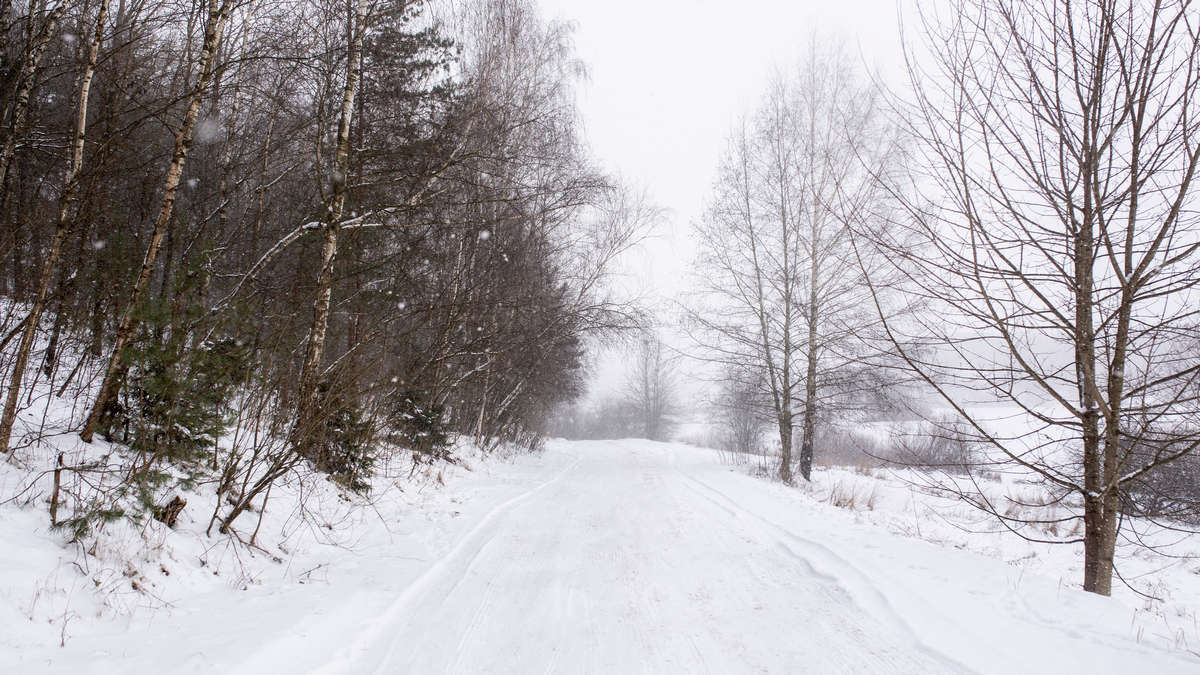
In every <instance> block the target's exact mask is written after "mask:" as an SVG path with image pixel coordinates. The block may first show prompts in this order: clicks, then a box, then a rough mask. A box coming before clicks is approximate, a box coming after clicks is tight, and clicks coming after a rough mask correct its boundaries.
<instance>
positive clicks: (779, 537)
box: [320, 443, 967, 674]
mask: <svg viewBox="0 0 1200 675" xmlns="http://www.w3.org/2000/svg"><path fill="white" fill-rule="evenodd" d="M578 452H579V458H578V459H577V460H576V461H575V462H573V463H572V464H570V465H569V467H568V468H567V469H565V470H564V471H563V472H562V473H561V474H559V475H558V476H557V477H556V478H554V479H553V480H552V481H550V482H549V483H547V484H545V485H543V486H541V487H540V488H538V489H536V490H534V491H533V492H531V493H529V494H527V495H526V497H523V498H521V499H520V500H519V502H518V503H514V504H509V505H507V506H505V507H502V508H501V509H499V510H497V512H495V513H494V515H493V517H490V518H488V519H486V520H485V521H484V522H483V523H481V524H480V525H479V526H478V527H477V528H475V530H474V531H472V532H471V533H470V535H468V537H467V538H466V540H464V542H463V545H462V546H461V547H460V548H459V549H457V550H456V551H455V552H454V554H453V555H452V556H451V557H450V559H449V560H447V561H446V563H445V564H442V565H439V566H438V567H437V568H436V569H434V570H431V571H430V572H429V573H428V574H427V575H426V576H425V577H423V578H422V579H421V580H420V581H419V582H418V585H417V586H416V587H415V588H413V589H412V590H411V591H410V592H408V593H406V594H405V595H404V597H403V598H402V599H401V600H400V601H399V602H398V603H397V604H396V605H395V606H393V607H392V608H391V610H390V611H389V613H388V616H387V617H386V618H385V619H384V620H383V621H381V622H380V623H379V624H377V625H375V626H373V627H372V628H371V629H370V630H369V631H368V632H367V633H366V634H364V635H363V636H362V637H361V638H360V640H359V643H358V645H357V647H358V648H357V649H354V650H351V652H350V656H348V657H347V658H346V659H345V660H344V661H337V662H334V663H331V664H329V665H328V667H326V668H323V669H321V671H320V672H329V673H333V672H345V673H363V672H388V673H556V672H569V673H706V672H711V673H741V672H746V673H755V672H812V673H885V672H886V673H930V674H932V673H958V672H965V671H966V670H967V669H966V668H965V667H963V666H961V665H959V664H955V663H954V662H952V661H950V660H949V659H947V658H946V657H944V656H942V655H941V654H938V653H937V652H934V651H932V650H929V649H926V648H924V647H922V646H921V645H920V644H919V643H918V642H917V641H915V640H914V639H913V638H912V636H911V634H910V633H909V632H908V631H906V630H905V627H904V626H903V625H901V624H899V623H898V622H897V621H896V620H895V619H894V617H891V616H875V615H873V614H872V613H871V612H869V611H867V610H866V609H864V608H863V607H862V606H860V605H859V604H858V603H856V602H855V600H854V599H853V598H852V597H850V595H848V594H847V592H846V591H845V590H844V589H842V588H841V587H840V586H839V585H838V584H837V582H836V580H834V579H831V578H830V577H828V576H826V575H823V574H821V573H819V572H817V571H815V570H814V569H813V567H812V566H811V565H810V564H808V562H807V561H806V560H805V558H804V557H803V555H801V554H800V553H798V552H797V551H796V550H795V549H794V547H793V545H792V544H791V542H790V541H789V540H790V539H791V538H792V537H793V536H794V535H791V534H790V533H787V532H784V531H782V530H778V529H776V528H772V527H770V526H766V525H764V523H763V522H762V521H761V520H759V519H758V518H756V517H755V516H754V514H752V513H751V512H748V511H746V510H744V509H743V508H742V507H740V506H738V505H737V504H736V503H735V502H734V501H732V500H731V499H730V498H729V497H728V496H727V495H725V494H723V493H722V492H721V491H720V489H719V488H717V487H714V486H712V485H710V484H708V483H706V482H704V481H702V480H700V479H697V478H695V477H693V476H690V475H689V474H688V472H687V470H686V467H685V466H681V462H680V461H679V453H678V452H677V451H668V452H662V451H657V452H655V451H649V452H648V451H647V448H646V447H642V446H638V445H635V444H631V443H627V444H624V445H623V444H589V445H588V446H586V447H581V448H579V450H578Z"/></svg>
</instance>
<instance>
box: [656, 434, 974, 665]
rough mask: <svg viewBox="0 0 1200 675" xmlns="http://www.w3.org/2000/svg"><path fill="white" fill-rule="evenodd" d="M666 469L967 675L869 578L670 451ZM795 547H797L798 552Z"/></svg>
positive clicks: (895, 629) (899, 633)
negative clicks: (693, 469) (716, 484)
mask: <svg viewBox="0 0 1200 675" xmlns="http://www.w3.org/2000/svg"><path fill="white" fill-rule="evenodd" d="M670 455H671V458H670V460H669V462H668V466H669V467H670V468H671V469H673V470H674V471H675V472H676V473H677V474H678V475H679V476H680V477H681V478H683V479H684V483H683V484H684V486H685V487H688V488H689V489H691V490H692V491H693V492H694V493H695V494H697V495H699V496H700V497H702V498H704V499H706V500H707V501H709V502H710V503H712V504H713V505H715V506H716V507H717V508H719V509H720V510H722V511H724V512H725V513H728V514H729V515H731V516H732V517H734V518H736V519H738V520H739V521H741V522H743V523H746V524H747V525H748V526H750V528H751V529H753V530H756V531H757V535H758V536H759V537H760V538H761V539H764V540H766V541H769V542H772V543H774V544H775V545H776V547H777V548H778V549H779V550H780V551H781V552H783V553H784V554H785V555H787V556H788V557H789V558H791V559H793V560H795V561H796V563H797V564H799V565H801V566H802V568H803V569H804V571H805V573H806V574H808V575H810V576H813V577H816V578H818V579H821V580H823V581H826V582H828V583H831V584H833V585H836V586H837V587H839V588H841V589H843V590H844V591H845V592H847V593H848V594H849V595H850V597H851V598H852V599H853V600H855V601H856V602H857V603H858V604H859V605H860V606H862V607H863V608H864V609H865V610H866V611H867V613H868V614H869V615H871V616H872V617H873V618H875V619H876V620H879V621H881V622H883V623H884V624H885V625H887V626H889V627H890V628H891V629H892V631H893V633H894V634H895V635H897V636H898V637H901V638H902V639H904V640H905V641H907V642H908V643H909V644H910V645H911V646H913V647H914V648H916V649H917V650H919V651H921V652H923V653H925V654H926V655H928V656H930V657H932V658H934V659H936V660H938V661H940V662H942V663H943V664H945V665H946V666H948V667H951V668H954V669H956V670H957V671H958V672H962V673H972V672H974V671H972V670H971V669H970V668H968V667H967V666H966V665H965V664H963V663H961V662H959V661H956V660H955V659H953V658H951V657H949V656H947V655H946V654H943V653H942V652H940V651H938V650H937V649H935V648H934V647H932V646H930V645H929V644H927V643H926V642H925V641H924V640H922V639H921V637H920V635H918V633H917V632H916V631H915V630H914V629H913V627H912V626H911V625H910V624H909V622H908V621H907V620H906V619H905V618H904V617H902V616H901V615H900V614H899V613H898V612H897V611H896V610H895V609H894V608H893V607H892V604H891V602H890V601H889V600H888V598H887V596H886V595H885V594H884V593H883V592H882V591H880V590H879V588H878V587H877V586H876V584H875V583H874V582H873V581H872V579H871V578H870V576H868V575H867V574H865V573H864V572H863V571H862V570H860V569H859V568H858V567H857V566H855V565H854V564H853V563H852V562H850V561H849V560H847V559H846V558H844V557H842V556H841V555H839V554H837V553H836V552H834V551H833V550H831V549H830V548H829V547H827V546H825V545H824V544H821V543H819V542H816V541H813V540H811V539H808V538H805V537H801V536H800V535H797V534H796V533H794V532H792V531H791V530H789V529H787V528H785V527H783V526H781V525H778V524H776V523H774V522H772V521H771V520H770V519H768V518H766V517H764V516H761V515H759V514H757V513H755V512H754V511H751V510H750V509H748V508H746V507H744V506H742V505H741V504H739V503H738V502H737V501H735V500H734V499H733V498H731V497H730V496H729V495H727V494H725V493H724V492H722V491H720V490H719V489H717V488H715V487H713V486H712V485H710V484H708V483H706V482H704V481H702V480H700V479H698V478H696V477H694V476H691V475H689V474H688V473H687V472H686V471H684V470H683V469H680V468H679V467H678V455H677V454H676V453H675V452H673V451H671V452H670ZM797 548H799V549H801V550H800V551H798V550H797ZM910 600H911V601H913V602H915V603H920V604H922V605H926V606H927V603H924V602H923V601H921V600H920V599H919V598H915V597H914V598H910ZM944 623H945V624H946V625H947V627H949V628H951V629H953V630H955V631H956V632H961V633H963V637H964V639H970V640H972V641H976V642H978V641H977V639H976V638H975V636H973V635H968V634H966V633H965V632H964V631H961V630H960V629H957V628H956V627H954V626H953V623H952V622H950V621H949V620H946V621H944Z"/></svg>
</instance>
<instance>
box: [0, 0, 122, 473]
mask: <svg viewBox="0 0 1200 675" xmlns="http://www.w3.org/2000/svg"><path fill="white" fill-rule="evenodd" d="M107 15H108V0H100V8H99V10H98V11H97V13H96V30H95V33H94V34H93V35H92V39H91V42H90V43H89V45H88V50H87V61H86V62H85V64H84V68H83V72H82V73H81V74H80V77H79V103H78V104H77V112H76V116H75V130H74V134H73V138H72V140H71V163H70V166H69V167H68V169H67V175H66V178H65V180H64V184H63V188H62V195H61V196H60V197H59V201H60V202H61V207H60V209H59V215H58V226H57V227H56V228H55V230H54V240H53V241H52V242H51V244H50V251H49V252H48V253H47V256H46V261H45V262H44V263H43V264H42V274H41V278H40V279H39V281H38V287H37V293H36V295H35V296H34V299H33V306H32V307H30V309H29V315H28V316H26V318H25V328H24V332H23V334H22V336H21V344H20V346H19V347H18V348H17V357H16V360H15V361H14V362H13V366H12V376H11V378H10V379H9V383H8V395H7V397H6V398H5V401H4V412H3V416H2V417H0V453H3V452H7V451H8V448H9V441H10V439H11V438H12V428H13V422H14V421H15V420H16V416H17V401H18V399H19V398H20V397H21V383H22V380H23V379H24V377H25V366H26V364H28V362H29V354H30V351H32V349H33V341H34V338H35V337H36V335H37V328H38V324H39V322H40V321H41V317H42V311H43V310H44V309H45V308H46V296H47V293H48V292H49V290H50V283H51V281H52V280H53V278H54V273H55V272H56V271H57V269H58V260H59V257H60V255H61V254H62V249H63V244H64V243H65V242H66V240H67V235H68V234H69V232H70V229H71V224H72V222H73V218H74V212H73V208H72V207H73V205H74V202H75V197H76V192H77V190H78V189H79V172H80V170H81V169H82V168H83V146H84V141H85V140H86V138H87V115H88V96H89V94H90V93H91V87H92V76H93V75H94V74H95V72H96V59H97V58H98V56H99V54H100V42H101V40H102V38H103V36H104V24H105V18H106V17H107ZM0 175H3V172H0Z"/></svg>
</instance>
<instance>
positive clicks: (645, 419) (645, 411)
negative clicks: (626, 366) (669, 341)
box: [625, 334, 680, 441]
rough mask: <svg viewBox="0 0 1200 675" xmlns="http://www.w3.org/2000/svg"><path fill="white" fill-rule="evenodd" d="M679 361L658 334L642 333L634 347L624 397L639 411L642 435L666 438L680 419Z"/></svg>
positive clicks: (644, 436)
mask: <svg viewBox="0 0 1200 675" xmlns="http://www.w3.org/2000/svg"><path fill="white" fill-rule="evenodd" d="M678 362H679V358H678V356H677V355H675V354H672V353H671V351H670V348H669V347H667V346H666V345H664V344H663V342H662V340H661V339H659V338H658V337H657V336H656V335H653V334H649V335H644V336H642V338H641V339H640V340H639V341H638V344H637V345H636V346H635V347H634V351H633V354H632V359H631V368H630V371H629V372H628V373H627V375H626V382H625V398H626V399H627V400H628V401H629V402H630V403H631V404H632V406H633V407H634V408H635V409H636V410H637V411H638V418H639V420H640V422H641V424H640V426H641V429H640V432H641V435H642V438H647V439H649V440H652V441H663V440H667V439H668V438H669V437H670V435H671V431H672V430H673V429H674V427H675V424H676V423H677V422H678V416H679V413H680V402H679V384H678V371H677V368H678Z"/></svg>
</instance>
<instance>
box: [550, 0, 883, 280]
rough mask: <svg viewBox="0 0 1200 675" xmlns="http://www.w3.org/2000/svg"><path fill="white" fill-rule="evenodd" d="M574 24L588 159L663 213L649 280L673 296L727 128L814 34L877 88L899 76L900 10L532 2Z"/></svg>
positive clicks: (697, 1) (799, 2)
mask: <svg viewBox="0 0 1200 675" xmlns="http://www.w3.org/2000/svg"><path fill="white" fill-rule="evenodd" d="M539 5H540V7H541V10H542V14H543V17H544V18H545V19H547V20H555V19H557V20H562V21H570V22H572V23H574V24H575V26H576V31H575V38H576V48H577V53H578V55H579V57H580V58H581V59H583V61H584V62H586V63H587V64H588V66H589V70H590V74H591V81H590V83H588V84H586V85H585V86H584V88H583V91H582V92H581V97H580V105H581V107H582V109H583V115H584V119H585V121H586V125H587V135H588V138H589V140H590V141H591V144H592V147H593V148H594V150H595V152H596V155H597V156H598V157H599V158H600V159H601V160H602V161H604V162H605V163H606V164H607V165H608V167H609V168H610V169H612V170H619V171H620V172H621V173H622V174H624V175H625V176H626V178H627V179H629V180H631V181H634V182H642V181H644V182H645V183H646V184H648V186H649V187H650V189H651V191H652V192H653V194H654V196H655V198H656V199H657V201H658V203H659V204H661V205H662V206H665V207H667V208H669V209H671V211H672V215H671V224H672V227H671V231H670V232H666V233H664V240H663V241H662V242H661V243H659V244H656V245H654V246H652V249H651V250H652V252H653V256H654V266H655V268H656V269H655V279H654V282H655V283H656V284H657V285H658V286H659V287H660V290H662V291H663V292H666V293H671V292H674V291H676V290H678V285H677V281H676V280H675V279H674V272H676V271H677V270H678V269H679V268H680V266H681V265H682V263H683V262H684V261H685V259H686V258H687V257H688V256H689V255H690V252H689V247H688V245H687V235H686V230H687V225H688V223H689V222H691V221H692V220H693V219H695V218H696V217H697V216H699V214H700V212H701V209H702V208H703V203H704V199H705V198H706V196H707V194H708V188H709V185H710V183H711V181H712V178H713V175H714V172H715V169H716V165H717V162H718V160H719V158H720V154H721V151H722V149H723V148H724V143H725V136H726V134H727V132H728V131H729V129H730V125H731V123H732V122H733V120H734V119H735V118H736V117H737V116H738V115H739V114H740V113H741V112H742V111H744V110H746V109H747V108H751V109H752V108H753V107H754V105H755V102H756V101H757V99H758V97H759V95H760V94H761V92H762V91H763V89H764V87H765V84H766V80H767V77H768V75H769V73H770V71H771V69H772V68H774V67H775V66H785V65H787V64H788V62H790V61H793V60H794V59H795V57H796V56H797V55H798V54H799V52H800V48H801V45H802V43H803V41H804V39H805V38H806V37H807V36H808V35H809V34H810V33H811V32H812V31H813V30H814V29H819V30H820V31H821V32H822V33H826V34H833V35H837V36H840V37H842V38H843V39H844V40H846V42H847V44H848V45H849V47H850V48H851V50H854V51H857V52H859V53H860V54H861V55H862V58H863V59H864V61H865V63H867V64H869V65H870V66H871V67H872V68H877V69H879V70H880V71H881V72H882V73H883V75H884V77H885V78H887V79H890V80H894V79H896V78H898V77H900V75H901V72H902V71H901V69H900V68H899V60H900V58H901V49H900V31H899V27H898V22H897V0H842V1H840V2H839V1H838V0H833V1H825V2H819V1H813V0H792V1H788V0H739V1H738V2H728V1H725V2H718V1H717V0H606V1H604V2H598V1H596V0H539Z"/></svg>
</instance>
